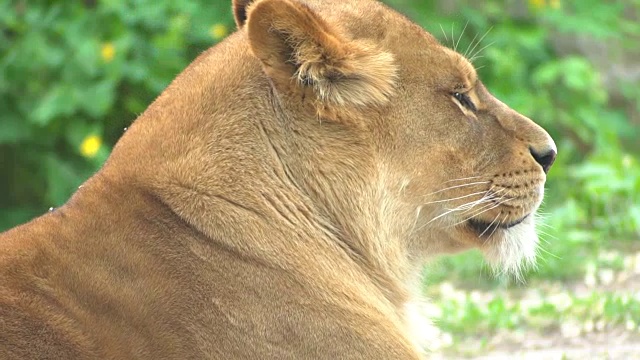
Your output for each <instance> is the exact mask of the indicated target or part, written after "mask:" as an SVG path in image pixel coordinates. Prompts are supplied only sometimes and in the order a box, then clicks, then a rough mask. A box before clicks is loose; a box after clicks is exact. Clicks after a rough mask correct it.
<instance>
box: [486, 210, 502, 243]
mask: <svg viewBox="0 0 640 360" xmlns="http://www.w3.org/2000/svg"><path fill="white" fill-rule="evenodd" d="M498 216H500V214H498ZM497 218H498V217H497V216H496V219H497ZM505 220H507V214H504V219H503V220H502V222H504V221H505ZM498 227H499V226H498V225H497V224H496V226H495V227H494V228H493V230H492V231H491V234H489V236H487V238H488V239H490V238H491V237H492V236H493V234H494V233H495V232H496V230H498ZM481 236H482V235H481Z"/></svg>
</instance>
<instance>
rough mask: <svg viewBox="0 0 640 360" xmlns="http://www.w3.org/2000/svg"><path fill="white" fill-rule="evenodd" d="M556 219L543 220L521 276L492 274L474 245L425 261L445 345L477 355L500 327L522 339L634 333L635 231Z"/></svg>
mask: <svg viewBox="0 0 640 360" xmlns="http://www.w3.org/2000/svg"><path fill="white" fill-rule="evenodd" d="M550 217H553V212H552V213H551V216H550ZM562 219H563V221H565V223H562V224H553V221H551V223H552V225H550V226H549V227H547V228H544V232H545V235H542V238H543V239H546V241H544V242H543V244H542V245H543V246H544V248H545V251H543V252H542V253H541V255H540V258H539V266H538V268H537V269H536V270H533V271H529V272H528V274H527V275H526V279H527V283H526V284H518V283H514V282H513V281H511V280H510V279H507V278H496V277H493V276H492V274H491V271H490V269H489V267H488V266H487V265H486V264H485V262H484V260H483V259H482V256H481V255H480V254H479V253H478V252H468V253H464V254H460V255H456V256H450V257H445V258H443V259H440V260H439V261H436V262H435V263H433V264H430V265H429V266H428V267H427V268H426V270H425V275H426V277H425V278H426V282H425V294H426V295H427V297H428V298H429V299H430V300H431V304H430V305H429V307H430V309H429V310H428V312H429V314H428V315H429V316H430V318H431V319H433V320H434V323H435V324H436V325H437V326H438V328H439V329H440V331H441V332H442V333H443V334H445V335H446V336H447V338H448V339H449V341H447V342H446V344H444V346H442V347H443V349H444V350H443V351H445V352H449V354H451V353H453V354H456V355H458V356H477V355H479V354H482V353H485V352H487V351H489V350H490V348H491V346H492V345H490V344H491V343H492V337H499V336H501V335H500V334H505V333H511V334H512V335H513V334H520V335H519V336H520V338H521V339H522V341H526V339H527V338H529V337H531V336H537V337H547V338H554V337H555V338H576V337H578V338H580V337H585V338H586V337H587V336H588V335H589V334H593V333H601V334H604V333H606V332H607V331H610V330H612V329H617V331H619V332H622V333H624V334H625V337H626V338H635V339H640V326H639V324H640V244H639V242H638V241H633V240H638V239H635V238H634V237H631V238H630V240H629V239H624V240H618V241H610V240H608V239H609V237H610V236H608V235H607V234H605V233H601V232H598V231H597V230H588V231H584V230H582V229H579V228H578V227H577V226H575V224H566V216H565V217H562ZM555 229H562V231H558V230H555ZM572 229H573V230H572ZM479 334H482V335H479ZM471 340H473V341H475V343H476V345H475V346H474V347H473V350H472V351H471V352H469V349H468V346H467V347H465V345H464V344H465V343H469V342H470V341H471ZM500 341H503V340H500ZM493 343H494V345H495V341H493Z"/></svg>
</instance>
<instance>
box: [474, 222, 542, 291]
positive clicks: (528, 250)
mask: <svg viewBox="0 0 640 360" xmlns="http://www.w3.org/2000/svg"><path fill="white" fill-rule="evenodd" d="M537 250H538V234H537V233H536V227H535V220H534V219H533V216H531V217H529V218H528V219H525V221H523V222H522V223H520V224H518V225H516V226H514V227H512V228H509V229H506V230H503V231H502V234H501V235H498V236H496V238H495V239H491V240H490V241H489V242H488V243H487V246H486V247H485V248H484V249H483V253H484V256H485V257H486V259H487V261H488V262H489V264H490V265H491V267H492V268H493V271H494V273H495V274H496V275H505V274H506V275H512V276H514V277H515V279H516V280H517V281H522V280H523V278H522V273H523V270H526V269H529V268H532V267H535V265H536V256H537Z"/></svg>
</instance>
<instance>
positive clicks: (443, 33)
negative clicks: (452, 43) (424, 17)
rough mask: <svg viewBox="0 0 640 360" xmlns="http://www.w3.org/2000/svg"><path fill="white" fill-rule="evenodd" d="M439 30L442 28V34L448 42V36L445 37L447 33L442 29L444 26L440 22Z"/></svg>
mask: <svg viewBox="0 0 640 360" xmlns="http://www.w3.org/2000/svg"><path fill="white" fill-rule="evenodd" d="M440 30H442V35H444V40H445V43H448V42H449V38H448V37H447V33H446V32H445V31H444V28H443V27H442V24H440Z"/></svg>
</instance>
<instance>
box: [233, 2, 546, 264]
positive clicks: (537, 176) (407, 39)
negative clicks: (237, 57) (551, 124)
mask: <svg viewBox="0 0 640 360" xmlns="http://www.w3.org/2000/svg"><path fill="white" fill-rule="evenodd" d="M234 11H235V16H236V22H237V25H238V27H239V28H240V32H239V34H238V36H237V38H235V39H232V40H230V41H236V42H244V43H246V44H248V47H249V49H250V52H251V54H252V55H253V56H255V58H256V59H257V60H258V61H259V64H260V73H253V74H252V75H251V76H252V77H253V78H252V80H251V81H252V82H254V83H259V84H260V85H259V86H263V87H265V88H268V89H270V91H269V92H268V95H267V98H268V101H267V100H265V101H267V104H269V106H271V108H269V109H268V110H267V109H265V110H264V112H263V113H260V114H259V115H258V114H257V115H256V116H260V117H262V118H268V121H267V122H269V123H270V125H268V126H266V127H267V128H268V129H265V130H264V134H266V135H265V136H266V137H268V138H269V141H270V148H271V150H272V151H273V152H272V153H271V155H272V156H274V157H277V162H278V163H280V164H281V165H282V168H283V171H285V172H286V174H287V176H288V177H290V179H289V180H290V181H291V183H292V184H293V186H294V187H296V188H297V189H298V190H299V191H301V192H303V193H304V196H305V197H308V198H309V199H310V200H311V202H312V203H313V204H314V206H315V207H317V210H318V211H319V213H321V214H322V216H321V217H322V219H323V221H324V223H325V224H326V226H327V228H328V230H327V231H328V232H330V233H332V234H334V235H336V236H337V237H338V238H341V241H342V242H345V243H347V245H346V247H347V248H349V249H352V250H353V251H354V252H356V253H357V254H358V255H359V256H362V257H371V258H375V259H377V260H376V261H377V262H380V263H383V264H386V265H389V264H394V263H402V262H403V261H401V260H399V259H411V260H413V259H424V258H426V257H430V256H432V255H436V254H441V253H452V252H456V251H460V250H463V249H468V248H479V249H480V250H481V251H482V252H483V253H484V255H485V256H486V258H487V259H488V260H490V262H491V263H493V264H494V265H496V266H497V267H498V268H499V269H501V270H504V271H509V272H512V273H517V272H518V270H519V269H520V267H521V265H524V264H531V263H533V262H534V259H535V253H536V244H537V236H536V231H535V216H534V215H535V213H536V210H537V209H538V207H539V206H540V203H541V201H542V198H543V193H544V183H545V179H546V173H547V171H548V170H549V168H550V166H551V165H552V163H553V161H554V159H555V157H556V152H557V150H556V146H555V144H554V142H553V140H552V139H551V137H550V136H549V135H548V134H547V133H546V132H545V131H544V130H543V129H542V128H541V127H540V126H538V125H536V124H535V123H534V122H533V121H531V120H530V119H528V118H527V117H525V116H523V115H521V114H519V113H517V112H516V111H514V110H512V109H510V108H509V107H508V106H507V105H505V104H503V103H502V102H500V100H498V99H496V98H495V97H494V96H493V95H491V93H490V92H489V90H488V89H487V88H485V86H484V85H483V84H482V82H481V80H480V79H479V78H478V75H477V72H476V70H475V69H474V67H473V65H472V64H471V63H470V62H469V60H467V59H466V58H465V57H464V56H462V55H461V54H459V53H457V52H455V51H453V50H451V49H449V48H447V47H445V46H443V45H441V44H440V43H438V41H437V40H436V39H435V38H434V37H433V36H432V35H430V34H429V33H427V32H425V31H424V30H423V29H421V28H420V27H418V26H416V25H415V24H413V23H412V22H410V21H409V20H408V19H407V18H405V17H404V16H402V15H400V14H398V13H396V12H394V11H391V10H389V9H388V8H386V7H385V6H384V5H382V4H380V3H378V2H374V1H369V0H357V1H348V2H345V1H304V2H301V1H294V0H262V1H253V2H252V1H235V2H234ZM263 79H264V81H263ZM256 86H258V85H256ZM247 105H249V106H254V107H255V105H252V104H247ZM263 122H265V120H263ZM409 262H411V261H409ZM406 266H408V267H411V266H409V265H406V264H405V267H406Z"/></svg>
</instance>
